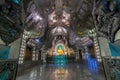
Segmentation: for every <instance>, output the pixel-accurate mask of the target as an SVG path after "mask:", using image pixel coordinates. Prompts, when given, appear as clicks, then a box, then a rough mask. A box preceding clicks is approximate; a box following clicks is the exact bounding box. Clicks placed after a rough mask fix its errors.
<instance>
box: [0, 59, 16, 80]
mask: <svg viewBox="0 0 120 80" xmlns="http://www.w3.org/2000/svg"><path fill="white" fill-rule="evenodd" d="M17 66H18V65H17V60H0V80H15V78H16V74H17Z"/></svg>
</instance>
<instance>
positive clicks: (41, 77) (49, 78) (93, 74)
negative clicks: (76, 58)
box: [16, 61, 105, 80]
mask: <svg viewBox="0 0 120 80" xmlns="http://www.w3.org/2000/svg"><path fill="white" fill-rule="evenodd" d="M91 63H92V64H91ZM16 80H105V78H104V75H103V74H101V73H99V70H98V66H97V65H96V63H95V62H94V61H92V62H88V63H87V64H77V63H70V64H66V65H61V64H57V65H56V64H44V65H39V66H36V67H33V68H31V69H28V70H26V71H24V73H23V74H21V76H19V77H17V79H16Z"/></svg>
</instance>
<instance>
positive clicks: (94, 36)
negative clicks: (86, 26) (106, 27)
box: [93, 30, 102, 62]
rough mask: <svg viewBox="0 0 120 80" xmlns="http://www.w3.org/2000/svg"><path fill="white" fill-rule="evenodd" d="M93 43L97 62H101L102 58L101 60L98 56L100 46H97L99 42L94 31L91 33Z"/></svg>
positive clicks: (99, 55)
mask: <svg viewBox="0 0 120 80" xmlns="http://www.w3.org/2000/svg"><path fill="white" fill-rule="evenodd" d="M93 41H94V48H95V53H96V57H97V61H98V62H101V61H102V58H101V54H100V46H99V42H98V39H97V33H96V32H95V30H94V31H93Z"/></svg>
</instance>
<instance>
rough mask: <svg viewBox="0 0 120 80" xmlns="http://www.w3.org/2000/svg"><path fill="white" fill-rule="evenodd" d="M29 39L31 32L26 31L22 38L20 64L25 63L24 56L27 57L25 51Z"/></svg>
mask: <svg viewBox="0 0 120 80" xmlns="http://www.w3.org/2000/svg"><path fill="white" fill-rule="evenodd" d="M28 37H29V32H27V31H24V33H23V36H22V42H21V46H20V54H19V61H18V63H19V64H23V62H24V56H25V51H26V40H27V38H28Z"/></svg>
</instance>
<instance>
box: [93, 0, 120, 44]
mask: <svg viewBox="0 0 120 80" xmlns="http://www.w3.org/2000/svg"><path fill="white" fill-rule="evenodd" d="M92 14H93V19H94V23H95V27H96V30H97V32H98V35H99V36H102V37H105V38H107V39H108V40H109V41H110V42H114V38H115V34H116V32H117V31H118V30H119V29H120V0H94V6H93V12H92Z"/></svg>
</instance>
